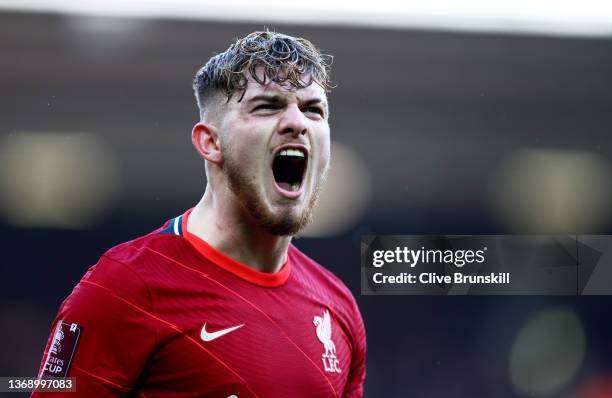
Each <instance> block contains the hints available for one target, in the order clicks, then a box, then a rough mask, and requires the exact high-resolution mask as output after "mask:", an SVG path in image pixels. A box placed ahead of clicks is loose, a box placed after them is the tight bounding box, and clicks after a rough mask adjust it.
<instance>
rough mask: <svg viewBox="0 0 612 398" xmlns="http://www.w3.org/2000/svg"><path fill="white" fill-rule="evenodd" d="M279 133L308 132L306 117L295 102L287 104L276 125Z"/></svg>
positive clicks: (301, 133) (298, 134)
mask: <svg viewBox="0 0 612 398" xmlns="http://www.w3.org/2000/svg"><path fill="white" fill-rule="evenodd" d="M278 131H279V133H280V134H292V135H294V136H296V137H297V136H300V135H304V134H306V133H307V132H308V127H307V126H306V117H305V116H304V114H303V113H302V111H301V110H300V108H299V107H298V106H297V105H296V104H291V105H289V106H287V108H286V109H285V112H283V115H282V118H281V121H280V124H279V126H278Z"/></svg>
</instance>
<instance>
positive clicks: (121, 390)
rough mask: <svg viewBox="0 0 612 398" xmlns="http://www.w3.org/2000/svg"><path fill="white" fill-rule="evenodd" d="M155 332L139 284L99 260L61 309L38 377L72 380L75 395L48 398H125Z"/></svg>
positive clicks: (118, 268)
mask: <svg viewBox="0 0 612 398" xmlns="http://www.w3.org/2000/svg"><path fill="white" fill-rule="evenodd" d="M157 326H158V322H156V320H155V315H154V314H153V311H152V299H151V295H150V292H149V290H148V288H147V286H146V284H145V283H144V281H143V280H142V278H141V277H140V276H138V274H137V273H136V272H134V271H133V270H131V269H130V268H129V267H128V266H127V265H125V264H122V263H120V262H117V261H115V260H113V259H111V258H109V257H107V256H103V257H102V258H101V259H100V261H99V262H98V263H97V264H96V265H95V266H93V267H92V268H91V269H89V271H88V272H87V273H86V274H85V276H84V277H83V279H81V281H80V282H79V283H78V285H77V286H76V287H75V288H74V290H73V291H72V293H71V294H70V296H68V298H67V299H66V300H64V302H63V303H62V305H61V307H60V309H59V312H58V314H57V316H56V318H55V320H54V321H53V323H52V326H51V335H50V336H49V339H48V341H47V345H46V348H45V353H44V355H43V360H42V363H41V366H40V370H39V377H45V378H46V377H74V378H76V383H75V385H76V393H75V392H69V393H68V392H67V393H55V394H54V396H64V395H65V396H66V397H73V398H76V397H94V396H95V397H118V396H125V395H127V394H128V392H129V391H130V390H131V388H132V386H133V385H134V383H135V381H136V380H137V378H138V376H139V374H140V373H141V371H142V369H143V367H144V366H145V363H146V361H147V359H148V357H149V354H150V353H151V352H152V351H153V350H154V347H155V345H156V340H157V332H156V328H157ZM32 396H33V397H38V396H46V394H44V393H39V392H34V393H33V394H32Z"/></svg>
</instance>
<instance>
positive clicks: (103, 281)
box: [34, 31, 365, 398]
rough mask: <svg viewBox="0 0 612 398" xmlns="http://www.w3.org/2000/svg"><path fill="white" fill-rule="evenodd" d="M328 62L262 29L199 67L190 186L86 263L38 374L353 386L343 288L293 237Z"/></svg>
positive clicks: (322, 160)
mask: <svg viewBox="0 0 612 398" xmlns="http://www.w3.org/2000/svg"><path fill="white" fill-rule="evenodd" d="M328 67H329V62H328V57H326V56H324V55H322V54H320V53H319V52H318V50H317V49H316V48H315V47H314V46H313V45H312V44H311V43H310V42H309V41H307V40H304V39H301V38H294V37H290V36H286V35H282V34H279V33H274V32H268V31H266V32H255V33H252V34H250V35H248V36H246V37H245V38H243V39H240V40H238V41H236V42H235V43H234V44H233V45H232V46H230V48H229V49H228V50H227V51H225V52H224V53H221V54H219V55H217V56H215V57H213V58H212V59H211V60H210V61H209V62H208V63H207V64H206V65H205V66H204V67H203V68H202V69H201V70H200V71H199V72H198V73H197V75H196V78H195V82H194V89H195V93H196V98H197V101H198V106H199V108H200V122H199V123H197V124H196V125H195V127H194V128H193V131H192V135H191V138H192V142H193V145H194V147H195V148H196V150H197V151H198V152H199V153H200V155H201V156H202V157H203V158H204V159H205V165H206V174H207V179H208V184H207V186H206V190H205V193H204V196H203V198H202V199H201V201H200V202H199V203H198V204H197V205H196V206H195V207H194V208H193V209H191V210H188V211H187V212H186V213H185V214H183V215H181V216H178V217H176V218H174V219H172V220H170V221H168V222H166V224H165V225H164V226H163V227H161V228H160V229H159V230H157V231H155V232H153V233H151V234H149V235H147V236H144V237H142V238H139V239H136V240H134V241H131V242H127V243H124V244H122V245H119V246H117V247H115V248H113V249H111V250H110V251H108V252H107V253H105V254H104V255H103V256H102V258H101V259H100V261H99V262H98V263H97V264H96V265H95V266H93V267H92V268H91V269H90V270H89V271H88V272H87V273H86V274H85V276H84V277H83V279H82V280H81V282H80V283H79V284H78V285H77V286H76V288H75V289H74V291H73V292H72V294H71V295H70V296H69V297H68V298H67V299H66V300H65V301H64V303H63V304H62V306H61V308H60V310H59V314H58V316H57V318H56V319H55V321H54V323H53V326H52V333H51V336H50V338H49V341H48V343H47V348H46V350H45V355H44V359H43V362H42V364H41V369H40V373H39V375H40V376H41V377H75V378H76V391H77V395H79V396H88V397H89V396H122V395H129V396H142V397H162V396H207V397H208V396H210V397H223V398H225V397H240V398H243V397H294V398H295V397H360V396H362V394H363V393H362V389H363V381H364V377H365V333H364V328H363V322H362V320H361V317H360V314H359V310H358V309H357V306H356V304H355V300H354V299H353V297H352V295H351V294H350V292H349V291H348V289H347V288H346V287H345V286H344V285H343V284H342V282H340V281H339V280H338V279H337V278H336V277H335V276H334V275H332V274H331V273H330V272H329V271H327V270H325V269H323V268H322V267H321V266H320V265H318V264H317V263H315V262H314V261H312V260H311V259H309V258H308V257H306V256H305V255H304V254H302V253H301V252H300V251H299V250H298V249H296V248H295V247H294V246H293V245H291V237H292V235H294V234H295V233H297V232H298V231H299V230H300V229H302V228H303V227H304V226H305V225H306V224H307V222H308V221H309V219H310V217H311V213H312V209H313V206H314V204H315V202H316V199H317V193H318V191H319V188H320V186H321V184H322V182H323V180H324V179H325V175H326V172H327V169H328V166H329V157H330V137H329V124H328V119H329V108H328V104H327V97H326V90H327V89H328V88H329V87H330V84H329V76H328ZM36 394H37V393H35V394H34V395H36ZM68 396H71V397H74V396H75V395H74V393H71V395H68Z"/></svg>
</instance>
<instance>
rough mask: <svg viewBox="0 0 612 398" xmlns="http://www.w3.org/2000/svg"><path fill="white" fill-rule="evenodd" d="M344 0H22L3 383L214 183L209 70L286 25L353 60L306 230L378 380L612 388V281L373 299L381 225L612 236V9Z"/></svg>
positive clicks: (11, 55) (488, 390)
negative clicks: (83, 293)
mask: <svg viewBox="0 0 612 398" xmlns="http://www.w3.org/2000/svg"><path fill="white" fill-rule="evenodd" d="M327 3H328V4H326V2H324V1H318V0H317V1H313V2H311V3H310V5H309V6H308V9H305V8H300V7H297V6H292V5H289V4H285V3H282V2H278V1H272V2H267V3H266V4H261V5H260V4H248V3H247V2H245V1H238V0H233V1H231V2H229V3H226V4H225V5H224V6H220V5H218V4H214V2H212V1H201V2H195V1H188V0H180V1H175V2H172V3H170V2H165V1H157V2H146V1H144V0H140V1H136V0H133V1H131V2H116V1H105V2H101V1H89V2H82V3H81V4H79V3H78V2H73V1H55V2H50V1H42V0H39V1H35V0H27V1H26V0H24V1H7V0H0V87H1V95H0V234H1V235H0V237H1V242H2V250H1V251H0V267H1V278H2V279H1V281H2V285H1V286H2V289H1V291H0V299H1V302H2V305H1V306H0V308H1V310H0V311H1V317H0V341H2V343H3V344H2V346H3V348H2V355H1V356H0V357H1V358H2V360H1V361H0V375H2V376H33V375H35V373H36V371H37V369H38V364H39V362H40V359H41V355H42V351H43V348H44V344H45V341H46V338H47V336H48V334H49V326H50V322H51V321H52V318H53V316H54V315H55V312H56V311H57V308H58V307H59V305H60V303H61V301H62V300H63V299H64V298H65V297H66V296H67V295H68V294H69V292H70V290H71V289H72V287H73V286H74V284H75V283H76V282H77V281H78V280H79V279H80V277H81V276H82V274H83V273H84V272H85V271H86V269H87V268H88V267H89V266H90V265H92V264H93V263H95V262H96V261H97V259H98V257H99V256H100V255H101V254H102V253H103V252H104V251H105V250H106V249H108V248H110V247H111V246H113V245H115V244H117V243H120V242H123V241H125V240H129V239H131V238H133V237H136V236H139V235H141V234H144V233H146V232H148V231H150V230H152V229H154V228H156V227H158V226H159V225H161V223H162V222H163V221H164V220H166V219H168V218H171V217H173V216H175V215H177V214H179V213H181V212H183V211H184V210H185V209H187V208H189V207H191V206H192V205H193V204H194V203H196V201H197V200H198V199H199V198H200V195H201V193H202V192H203V188H204V184H205V178H204V168H203V164H202V161H201V160H200V159H199V158H198V156H197V155H196V153H195V151H194V150H193V149H192V147H191V144H190V140H189V133H190V130H191V127H192V125H193V124H194V122H195V121H196V118H197V112H196V106H195V101H194V99H193V95H192V92H191V79H192V76H193V75H194V73H195V71H196V70H197V69H198V68H199V67H200V66H201V65H202V64H203V63H204V62H205V61H206V60H207V59H208V58H209V57H210V56H211V55H212V54H213V53H215V52H220V51H223V50H224V49H225V48H227V46H228V45H229V43H230V42H231V41H232V40H233V39H234V38H236V37H240V36H243V35H245V34H247V33H249V32H251V31H253V30H261V29H262V28H263V27H264V26H265V27H269V28H271V29H275V30H277V31H281V32H285V33H288V34H294V35H299V36H303V37H306V38H308V39H310V40H312V41H313V42H314V43H315V44H317V45H318V46H319V47H320V48H322V49H323V51H324V52H327V53H331V54H333V55H334V56H335V62H334V68H333V79H334V81H335V82H336V83H337V84H338V87H337V88H336V89H335V90H334V92H333V93H332V95H331V108H332V118H331V126H332V139H333V141H334V143H333V147H332V150H333V156H334V158H333V169H332V174H331V177H330V181H329V183H328V187H327V190H326V192H325V193H324V199H323V200H322V205H321V207H320V208H319V210H318V211H319V216H318V217H317V222H316V223H315V224H314V225H313V226H312V227H311V228H310V229H309V230H308V231H307V232H306V233H305V234H304V236H302V237H300V238H299V239H297V240H296V244H297V246H298V247H300V248H301V249H302V250H304V251H305V252H307V253H308V254H309V255H311V256H312V257H314V258H315V259H317V260H318V261H319V262H321V263H322V264H325V265H326V266H328V267H329V268H330V269H331V270H332V271H333V272H334V273H336V274H337V275H339V276H340V277H341V278H342V279H343V280H344V281H346V283H347V285H348V286H349V287H350V288H351V290H352V291H353V293H354V294H355V295H356V296H357V300H358V301H359V304H360V307H361V310H362V312H363V316H364V320H365V323H366V328H367V333H368V375H367V382H366V396H368V397H382V396H384V397H407V396H410V397H485V396H486V397H523V396H529V397H533V396H542V397H564V398H565V397H574V398H596V397H597V398H602V397H612V381H611V380H612V339H611V338H610V336H611V335H612V320H611V319H610V317H609V312H608V311H609V307H610V305H611V304H612V299H611V298H609V297H391V296H388V297H373V296H364V297H361V296H360V295H359V264H360V258H359V241H360V236H361V235H363V234H429V233H435V234H485V233H499V234H501V233H589V234H607V233H610V232H612V219H611V216H610V209H611V199H612V180H611V177H612V171H611V170H612V169H611V163H610V161H611V159H612V139H611V138H610V135H611V134H612V10H610V9H609V8H608V9H603V8H601V7H604V6H602V4H603V3H599V2H595V1H583V2H579V3H578V2H574V3H569V2H552V1H540V2H537V4H532V3H533V2H526V1H514V2H501V3H500V2H497V3H498V4H497V5H492V4H489V3H486V2H480V1H472V0H470V1H467V2H458V3H457V4H454V3H453V2H449V1H442V0H438V1H430V2H423V3H427V5H425V4H421V5H417V4H409V3H408V4H405V5H403V6H400V5H393V6H391V5H390V2H388V1H386V0H383V1H377V2H376V7H375V8H373V7H372V4H369V3H368V2H362V1H357V2H355V3H354V4H353V5H352V6H351V8H350V9H346V8H342V7H341V6H339V5H338V6H337V7H336V6H334V5H333V4H330V2H327ZM493 3H496V2H493ZM345 7H346V6H345ZM611 282H612V281H611ZM100 349H101V350H104V349H112V347H100ZM11 396H14V395H12V394H11Z"/></svg>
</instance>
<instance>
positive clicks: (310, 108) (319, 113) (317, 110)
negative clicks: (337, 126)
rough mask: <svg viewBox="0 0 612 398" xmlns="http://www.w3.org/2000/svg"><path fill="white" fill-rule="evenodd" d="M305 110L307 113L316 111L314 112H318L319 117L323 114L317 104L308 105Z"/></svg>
mask: <svg viewBox="0 0 612 398" xmlns="http://www.w3.org/2000/svg"><path fill="white" fill-rule="evenodd" d="M306 112H308V113H316V114H318V115H319V116H321V117H323V116H324V112H323V109H322V108H320V107H318V106H309V107H308V108H306Z"/></svg>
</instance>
